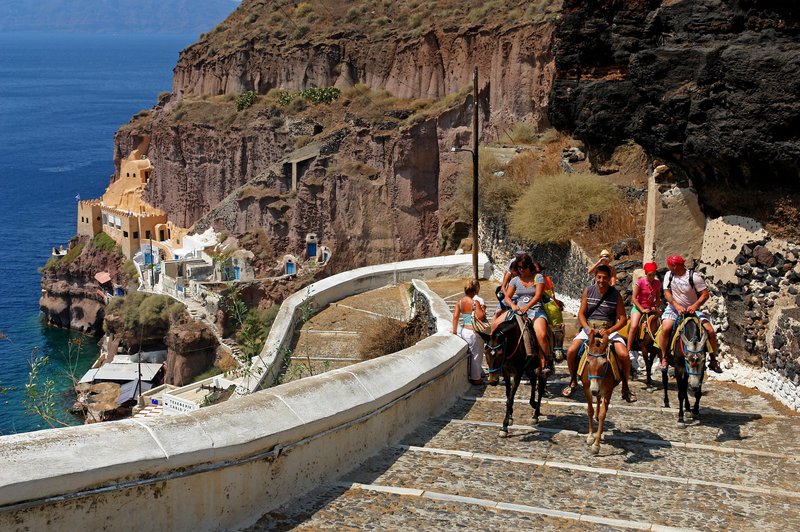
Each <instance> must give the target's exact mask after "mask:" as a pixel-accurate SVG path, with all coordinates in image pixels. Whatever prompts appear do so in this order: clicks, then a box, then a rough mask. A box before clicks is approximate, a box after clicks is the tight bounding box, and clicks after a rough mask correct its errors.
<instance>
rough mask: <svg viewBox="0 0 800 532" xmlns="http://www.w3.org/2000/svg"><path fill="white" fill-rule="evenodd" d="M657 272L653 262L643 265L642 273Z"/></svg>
mask: <svg viewBox="0 0 800 532" xmlns="http://www.w3.org/2000/svg"><path fill="white" fill-rule="evenodd" d="M654 271H658V266H657V265H656V263H655V262H648V263H646V264H645V265H644V273H650V272H654Z"/></svg>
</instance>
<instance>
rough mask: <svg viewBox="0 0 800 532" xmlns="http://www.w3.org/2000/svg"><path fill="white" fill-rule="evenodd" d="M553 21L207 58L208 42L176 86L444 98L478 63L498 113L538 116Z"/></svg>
mask: <svg viewBox="0 0 800 532" xmlns="http://www.w3.org/2000/svg"><path fill="white" fill-rule="evenodd" d="M551 32H552V28H551V27H550V26H547V25H542V26H537V27H530V26H529V27H510V28H506V29H503V30H502V31H487V30H486V29H484V28H478V29H477V30H472V31H466V32H465V33H462V32H460V31H458V30H457V29H456V28H450V29H449V30H448V29H439V28H436V29H431V30H430V31H429V32H428V33H426V34H425V35H423V36H421V37H419V38H417V39H415V40H412V41H405V42H403V41H401V42H397V41H395V42H392V41H389V42H372V41H371V40H370V39H369V38H368V37H367V36H365V35H341V36H340V37H339V38H338V39H336V38H331V39H330V40H327V41H325V42H314V43H311V42H305V43H302V44H298V45H297V46H295V47H292V48H291V49H289V50H284V49H281V48H279V47H277V46H275V47H271V46H268V45H267V46H265V47H264V48H261V49H258V48H257V43H256V42H254V41H249V42H247V43H245V44H244V46H243V47H242V48H241V49H238V50H236V51H235V52H233V53H231V54H230V55H227V56H222V57H221V56H216V57H213V58H207V57H204V54H205V53H206V51H207V48H206V46H205V43H203V42H202V41H201V42H199V43H197V44H195V45H193V46H191V47H189V48H187V49H186V50H185V51H184V52H183V53H182V54H181V57H180V60H179V61H178V65H177V66H176V67H175V77H174V79H173V85H172V90H173V92H174V93H181V92H183V93H189V92H193V93H195V94H225V93H234V94H236V93H240V92H244V91H248V90H252V91H256V92H259V93H266V92H268V91H269V90H270V89H273V88H282V89H303V88H306V87H309V86H317V87H325V86H337V87H348V86H351V85H355V84H359V83H361V84H365V85H367V86H368V87H370V88H373V89H385V90H387V91H389V92H391V93H392V94H394V95H396V96H399V97H401V98H443V97H445V96H446V95H448V94H450V93H453V92H457V91H458V90H459V89H461V88H463V87H464V86H466V85H469V84H471V83H472V70H473V66H477V67H478V68H479V70H480V71H481V73H482V79H481V81H480V83H481V85H482V86H483V87H486V86H490V87H491V88H492V90H491V98H490V105H491V108H492V112H493V113H495V114H496V115H498V116H499V117H506V118H510V117H519V118H522V117H528V118H529V119H530V120H532V121H533V122H535V123H539V122H540V121H541V120H542V119H543V117H544V113H543V111H544V110H545V108H546V105H547V93H548V91H547V88H548V83H547V80H548V79H549V78H550V77H551V75H552V66H553V65H552V55H551V51H550V48H549V46H542V47H539V46H536V44H537V43H542V42H546V41H548V40H549V37H550V34H551Z"/></svg>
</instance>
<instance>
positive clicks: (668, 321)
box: [658, 255, 722, 373]
mask: <svg viewBox="0 0 800 532" xmlns="http://www.w3.org/2000/svg"><path fill="white" fill-rule="evenodd" d="M667 268H669V271H668V272H667V274H666V275H665V276H664V299H665V300H666V301H667V303H668V305H667V309H666V310H665V311H664V313H663V314H662V315H661V333H660V334H659V336H658V345H659V347H661V371H666V370H667V350H668V349H669V343H670V334H671V333H672V327H673V326H674V325H675V322H676V321H677V320H678V317H679V316H680V315H681V314H694V315H695V316H697V317H698V318H699V319H700V323H702V324H703V328H704V329H705V330H706V331H707V332H708V340H709V343H710V344H711V352H710V353H709V354H708V355H709V359H710V360H709V362H708V367H709V368H710V369H711V370H713V371H715V372H717V373H722V368H721V367H720V366H719V362H718V361H717V357H716V352H717V349H718V345H717V335H716V333H715V332H714V327H712V326H711V322H710V321H708V317H707V316H706V315H705V314H703V313H702V312H700V310H699V309H700V307H701V306H702V305H703V303H705V302H706V300H707V299H708V286H706V283H705V281H704V280H703V278H702V277H701V276H700V274H698V273H697V272H695V271H694V270H687V269H686V263H685V262H684V261H683V257H681V256H680V255H673V256H671V257H670V258H668V259H667Z"/></svg>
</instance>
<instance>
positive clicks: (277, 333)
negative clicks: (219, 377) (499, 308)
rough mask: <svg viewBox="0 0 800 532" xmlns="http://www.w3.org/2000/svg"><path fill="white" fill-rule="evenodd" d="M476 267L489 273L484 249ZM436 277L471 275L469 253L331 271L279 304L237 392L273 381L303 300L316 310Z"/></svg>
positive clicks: (284, 354) (296, 322)
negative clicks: (265, 338) (337, 272)
mask: <svg viewBox="0 0 800 532" xmlns="http://www.w3.org/2000/svg"><path fill="white" fill-rule="evenodd" d="M478 271H479V272H480V274H479V275H480V276H481V279H488V278H489V277H491V275H492V264H491V262H489V259H488V257H487V256H486V255H484V254H483V253H481V254H480V255H479V257H478ZM436 277H453V278H459V277H461V278H465V279H466V278H470V277H472V255H447V256H442V257H433V258H430V259H417V260H407V261H403V262H393V263H389V264H379V265H377V266H367V267H365V268H358V269H356V270H349V271H346V272H342V273H339V274H336V275H332V276H330V277H328V278H326V279H323V280H321V281H318V282H316V283H314V284H312V285H309V286H308V287H306V288H304V289H303V290H301V291H300V292H297V293H295V294H292V295H291V296H289V297H288V298H286V299H285V300H284V302H283V304H282V305H281V308H280V310H279V311H278V315H277V316H276V317H275V321H274V322H273V324H272V329H270V333H269V336H268V337H267V340H266V342H264V347H263V349H262V350H261V353H260V354H259V356H257V357H254V358H253V361H252V365H251V366H250V369H249V371H247V372H246V373H245V375H244V376H243V377H241V379H240V382H241V385H240V386H239V387H238V388H237V393H236V395H237V396H242V395H246V394H248V393H252V392H254V391H256V390H259V389H262V388H267V387H269V386H271V385H272V384H273V383H274V382H275V380H276V379H277V377H278V375H279V374H280V372H281V368H282V367H283V364H284V358H285V357H286V355H287V353H288V351H289V345H290V342H291V341H292V335H293V333H294V328H295V327H296V326H298V325H302V322H301V319H300V318H301V317H302V308H301V306H302V305H304V304H305V303H306V301H308V304H309V305H310V309H311V310H317V309H321V308H323V307H325V306H326V305H328V304H330V303H333V302H334V301H338V300H340V299H343V298H345V297H347V296H351V295H353V294H358V293H361V292H366V291H368V290H374V289H376V288H381V287H383V286H386V285H388V284H397V283H402V282H407V281H410V280H411V279H413V278H416V279H433V278H436Z"/></svg>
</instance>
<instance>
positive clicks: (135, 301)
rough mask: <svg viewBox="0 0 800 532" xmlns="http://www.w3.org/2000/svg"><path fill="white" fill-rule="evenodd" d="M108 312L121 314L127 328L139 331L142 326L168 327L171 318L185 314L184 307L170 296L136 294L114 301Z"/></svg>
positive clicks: (110, 304)
mask: <svg viewBox="0 0 800 532" xmlns="http://www.w3.org/2000/svg"><path fill="white" fill-rule="evenodd" d="M106 312H107V313H111V312H116V313H119V314H121V316H122V319H123V322H124V324H125V328H126V329H128V330H136V331H138V330H139V328H140V327H142V326H144V327H147V328H151V327H157V326H166V325H167V324H168V323H169V321H170V319H171V318H174V317H177V316H178V315H180V314H182V313H183V312H184V307H183V305H181V304H180V303H178V302H177V301H175V300H174V299H172V298H171V297H168V296H164V295H160V294H158V295H150V294H145V293H143V292H134V293H133V294H129V295H128V296H126V297H124V298H115V299H112V300H111V303H109V305H108V307H107V309H106Z"/></svg>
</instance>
